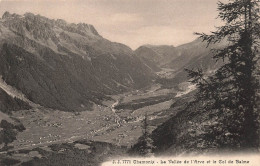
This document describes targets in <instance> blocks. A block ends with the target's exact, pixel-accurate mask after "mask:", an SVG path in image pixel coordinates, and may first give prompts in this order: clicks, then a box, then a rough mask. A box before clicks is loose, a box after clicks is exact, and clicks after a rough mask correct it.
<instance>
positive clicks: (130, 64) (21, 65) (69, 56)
mask: <svg viewBox="0 0 260 166" xmlns="http://www.w3.org/2000/svg"><path fill="white" fill-rule="evenodd" d="M0 52H1V54H0V58H1V61H0V75H1V76H2V78H3V80H4V81H5V82H6V83H7V84H8V85H11V86H13V87H15V88H16V89H17V90H19V91H21V92H22V93H23V94H24V95H25V96H26V97H27V98H28V99H29V100H31V101H33V102H35V103H37V104H40V105H42V106H44V107H49V108H53V109H59V110H64V111H83V110H87V109H90V108H91V107H92V103H93V102H94V103H98V104H101V100H103V99H105V98H108V97H107V95H111V94H116V93H120V92H123V91H126V90H131V89H135V88H142V87H144V86H147V85H148V84H149V83H150V82H151V80H152V79H153V78H154V76H155V74H154V73H153V72H151V70H150V69H149V68H148V67H147V66H146V65H145V64H143V63H142V61H141V60H140V58H138V57H137V56H136V55H135V54H134V52H133V51H132V50H131V49H130V48H129V47H127V46H125V45H123V44H120V43H114V42H110V41H108V40H106V39H104V38H103V37H102V36H100V35H99V34H98V32H97V31H96V29H95V28H94V27H93V26H92V25H89V24H82V23H79V24H69V23H67V22H66V21H64V20H60V19H58V20H53V19H48V18H46V17H43V16H40V15H34V14H32V13H26V14H24V15H17V14H10V13H9V12H5V13H4V15H3V16H2V19H1V20H0Z"/></svg>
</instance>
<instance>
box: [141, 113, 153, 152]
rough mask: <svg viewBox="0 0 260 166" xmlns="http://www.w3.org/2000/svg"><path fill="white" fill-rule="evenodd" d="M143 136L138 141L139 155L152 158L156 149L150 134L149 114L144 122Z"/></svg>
mask: <svg viewBox="0 0 260 166" xmlns="http://www.w3.org/2000/svg"><path fill="white" fill-rule="evenodd" d="M142 128H143V135H142V136H141V137H140V138H139V140H138V144H139V145H138V153H139V155H141V156H151V155H152V151H153V149H154V145H153V140H152V139H151V138H150V134H149V132H148V123H147V114H145V117H144V120H143V126H142Z"/></svg>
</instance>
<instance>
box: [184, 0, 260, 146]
mask: <svg viewBox="0 0 260 166" xmlns="http://www.w3.org/2000/svg"><path fill="white" fill-rule="evenodd" d="M258 3H259V0H229V2H228V3H222V2H219V3H218V11H219V18H220V19H221V20H222V21H224V22H225V25H224V26H221V27H218V28H217V30H216V31H215V32H212V34H211V35H206V34H204V33H202V34H200V33H196V34H198V35H200V38H201V39H202V40H203V41H206V42H207V43H208V45H210V44H215V43H218V42H221V41H223V40H224V41H227V43H228V44H227V46H226V47H224V48H221V49H215V50H212V51H213V53H214V56H213V58H214V59H215V60H216V61H219V60H223V61H224V64H223V65H222V66H221V67H220V68H219V69H217V70H216V71H215V73H214V74H213V75H210V76H208V74H206V73H204V72H203V71H202V70H201V69H198V70H196V71H195V70H188V69H187V72H188V74H189V77H190V78H191V82H192V83H195V84H196V85H197V89H198V92H197V94H196V95H195V98H196V99H195V102H197V103H200V105H201V108H200V109H201V110H206V111H212V112H215V114H216V115H217V116H218V119H217V122H218V126H214V127H212V130H211V131H210V132H211V133H213V134H214V135H215V137H214V139H215V140H214V141H215V142H217V143H218V146H219V148H229V149H233V150H256V149H257V147H258V146H259V135H258V127H259V126H258V115H259V112H258V111H259V108H257V107H258V106H259V105H258V104H257V100H258V96H257V95H258V94H257V89H258V88H259V80H258V77H257V76H258V74H259V73H257V72H258V71H259V69H257V67H258V65H259V64H258V47H259V37H260V24H259V8H258Z"/></svg>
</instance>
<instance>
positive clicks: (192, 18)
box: [0, 0, 221, 49]
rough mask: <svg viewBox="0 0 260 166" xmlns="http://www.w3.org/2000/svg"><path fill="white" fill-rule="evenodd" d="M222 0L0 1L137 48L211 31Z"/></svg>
mask: <svg viewBox="0 0 260 166" xmlns="http://www.w3.org/2000/svg"><path fill="white" fill-rule="evenodd" d="M217 2H218V0H0V15H2V14H3V13H4V12H5V11H9V12H10V13H17V14H24V13H26V12H31V13H34V14H40V15H43V16H45V17H48V18H53V19H59V18H60V19H64V20H66V21H67V22H70V23H79V22H84V23H88V24H92V25H93V26H94V27H95V28H96V29H97V31H98V32H99V34H100V35H101V36H103V37H104V38H106V39H109V40H111V41H113V42H119V43H123V44H126V45H128V46H130V47H131V48H132V49H136V48H138V47H139V46H141V45H144V44H152V45H174V46H178V45H181V44H184V43H188V42H191V41H193V40H194V39H195V38H196V37H197V36H196V35H194V34H193V33H194V32H205V33H209V32H210V31H214V30H215V27H216V26H219V25H220V24H221V22H220V21H219V20H218V19H216V18H217V15H218V12H217Z"/></svg>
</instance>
